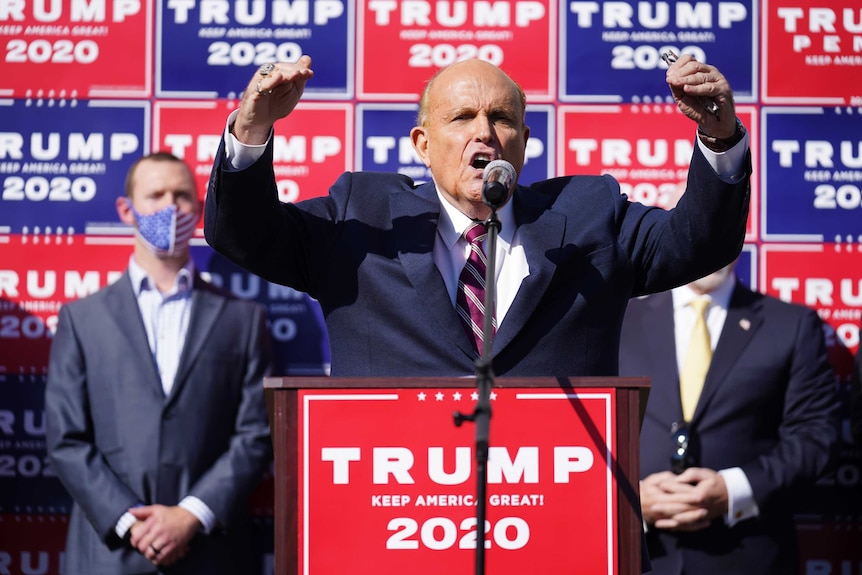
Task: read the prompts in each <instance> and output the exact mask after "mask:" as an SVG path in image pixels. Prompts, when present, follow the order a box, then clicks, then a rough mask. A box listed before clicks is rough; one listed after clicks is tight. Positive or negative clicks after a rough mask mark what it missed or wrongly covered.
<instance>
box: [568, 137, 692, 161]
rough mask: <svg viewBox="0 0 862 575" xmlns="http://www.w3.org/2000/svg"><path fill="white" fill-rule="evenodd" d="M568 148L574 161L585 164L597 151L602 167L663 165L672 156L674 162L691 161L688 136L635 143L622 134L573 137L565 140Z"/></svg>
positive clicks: (644, 140)
mask: <svg viewBox="0 0 862 575" xmlns="http://www.w3.org/2000/svg"><path fill="white" fill-rule="evenodd" d="M567 148H568V150H569V151H570V152H574V153H575V163H576V164H577V165H579V166H588V165H590V164H591V163H592V157H591V156H592V153H593V152H595V151H597V150H598V151H599V153H600V157H601V165H602V166H604V167H613V166H631V165H633V164H635V163H636V164H638V165H641V166H650V167H656V166H664V165H665V164H667V163H668V161H670V160H671V159H672V161H673V164H674V165H676V166H687V165H688V164H689V163H690V162H691V152H692V143H691V141H690V140H686V139H679V140H673V141H668V140H646V139H643V140H636V141H635V142H634V146H632V142H631V141H629V140H625V139H622V138H606V139H603V140H596V139H594V138H572V139H570V140H569V141H568V143H567ZM671 156H672V158H671Z"/></svg>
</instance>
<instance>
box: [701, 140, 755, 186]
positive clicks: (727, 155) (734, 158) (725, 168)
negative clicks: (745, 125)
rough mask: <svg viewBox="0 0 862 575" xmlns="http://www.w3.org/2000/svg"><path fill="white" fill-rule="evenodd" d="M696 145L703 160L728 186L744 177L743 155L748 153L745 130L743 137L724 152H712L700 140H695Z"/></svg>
mask: <svg viewBox="0 0 862 575" xmlns="http://www.w3.org/2000/svg"><path fill="white" fill-rule="evenodd" d="M695 140H696V141H697V145H698V146H700V151H701V152H703V156H704V158H706V161H707V162H709V165H710V166H712V169H713V170H715V173H716V175H717V176H718V177H719V179H720V180H722V181H724V182H727V183H728V184H735V183H737V182H738V181H739V180H741V179H742V178H743V177H744V176H745V170H744V165H745V164H744V162H745V153H746V152H747V151H748V142H749V136H748V130H745V135H743V136H742V139H741V140H740V141H739V142H737V144H736V145H735V146H734V147H732V148H730V149H729V150H727V151H725V152H713V151H712V150H710V149H709V148H707V147H706V144H704V143H703V142H701V141H700V138H695Z"/></svg>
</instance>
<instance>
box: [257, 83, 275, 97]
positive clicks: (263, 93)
mask: <svg viewBox="0 0 862 575" xmlns="http://www.w3.org/2000/svg"><path fill="white" fill-rule="evenodd" d="M256 90H257V93H258V94H260V95H261V96H269V95H270V94H272V90H261V88H260V80H258V81H257V88H256Z"/></svg>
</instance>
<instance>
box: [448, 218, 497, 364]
mask: <svg viewBox="0 0 862 575" xmlns="http://www.w3.org/2000/svg"><path fill="white" fill-rule="evenodd" d="M486 237H488V230H487V228H486V227H485V224H483V223H481V222H476V223H474V224H473V225H472V226H470V227H469V228H467V231H466V232H465V233H464V238H465V239H466V240H467V243H468V244H470V255H469V256H468V257H467V262H466V263H465V264H464V269H463V270H461V276H460V277H459V278H458V293H457V296H456V298H455V309H456V310H457V311H458V315H459V316H460V317H461V323H462V325H463V326H464V329H465V330H466V331H467V336H468V337H469V338H470V340H471V341H472V342H473V345H474V346H475V348H476V351H477V352H479V355H480V356H481V355H482V343H483V340H484V336H483V330H482V326H483V325H484V322H485V271H486V269H487V263H486V259H485V252H484V250H482V242H483V241H485V238H486ZM492 325H493V328H494V330H496V329H497V322H496V318H492Z"/></svg>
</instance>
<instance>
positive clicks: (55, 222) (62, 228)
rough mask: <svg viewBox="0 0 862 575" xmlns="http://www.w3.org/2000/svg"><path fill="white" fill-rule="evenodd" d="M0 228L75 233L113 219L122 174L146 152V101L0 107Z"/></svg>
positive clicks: (33, 102)
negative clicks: (0, 186) (0, 126)
mask: <svg viewBox="0 0 862 575" xmlns="http://www.w3.org/2000/svg"><path fill="white" fill-rule="evenodd" d="M0 125H2V126H3V128H2V132H3V133H2V136H0V184H2V192H0V230H3V232H5V233H15V234H18V233H20V234H24V235H29V234H35V235H41V234H45V235H52V234H58V235H59V234H63V235H69V234H82V233H87V232H88V231H92V229H93V228H94V227H98V226H99V225H101V224H103V223H105V222H110V223H111V224H113V223H115V222H116V221H117V210H116V207H115V200H116V198H117V197H118V196H122V195H123V194H124V189H123V188H124V182H125V178H126V171H127V170H128V169H129V166H131V164H132V162H134V161H135V159H137V158H138V157H139V156H141V155H142V154H144V153H146V152H147V151H149V149H150V140H149V138H150V131H149V130H150V103H149V102H140V101H113V100H59V101H37V100H18V99H16V100H2V101H0Z"/></svg>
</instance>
